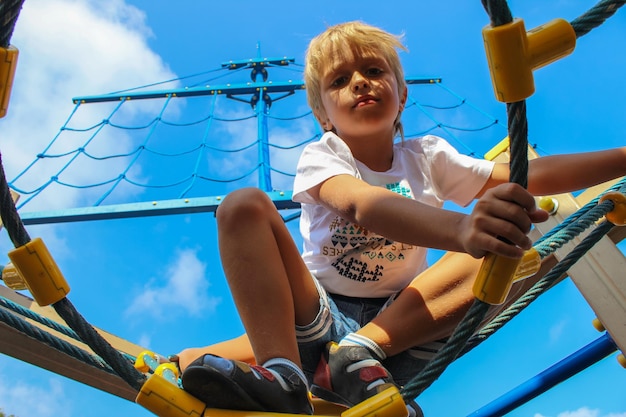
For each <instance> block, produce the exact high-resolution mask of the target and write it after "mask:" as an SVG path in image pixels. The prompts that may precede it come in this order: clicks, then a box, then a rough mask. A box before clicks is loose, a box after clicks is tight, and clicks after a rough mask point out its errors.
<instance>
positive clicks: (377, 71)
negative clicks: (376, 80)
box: [367, 67, 383, 76]
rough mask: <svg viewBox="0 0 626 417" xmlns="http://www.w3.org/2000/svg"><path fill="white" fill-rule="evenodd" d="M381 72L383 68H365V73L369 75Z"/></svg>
mask: <svg viewBox="0 0 626 417" xmlns="http://www.w3.org/2000/svg"><path fill="white" fill-rule="evenodd" d="M382 72H383V70H381V69H380V68H376V67H374V68H369V69H368V70H367V75H370V76H371V75H380V74H382Z"/></svg>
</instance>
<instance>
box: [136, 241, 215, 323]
mask: <svg viewBox="0 0 626 417" xmlns="http://www.w3.org/2000/svg"><path fill="white" fill-rule="evenodd" d="M206 269H207V265H206V263H204V262H202V261H201V260H200V259H198V256H197V252H196V251H195V250H193V249H184V250H180V251H179V252H178V254H177V257H176V259H175V260H174V261H173V262H172V263H171V264H170V265H169V266H168V267H167V268H166V269H165V272H164V274H163V277H160V278H161V279H158V280H152V281H150V282H148V283H147V284H146V285H145V286H144V288H143V289H141V291H140V293H139V294H138V295H137V296H136V297H135V300H134V301H133V303H132V304H131V305H130V307H128V309H127V310H126V315H127V316H131V315H140V314H141V315H143V314H149V315H150V317H151V318H154V317H164V316H168V317H170V318H172V317H175V316H179V315H180V314H181V313H185V314H189V315H191V316H195V317H198V316H200V315H201V314H203V313H206V312H212V311H215V308H216V306H217V305H218V304H219V303H220V298H218V297H211V296H209V286H210V284H209V280H208V277H207V276H206Z"/></svg>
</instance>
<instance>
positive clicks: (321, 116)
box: [313, 109, 333, 132]
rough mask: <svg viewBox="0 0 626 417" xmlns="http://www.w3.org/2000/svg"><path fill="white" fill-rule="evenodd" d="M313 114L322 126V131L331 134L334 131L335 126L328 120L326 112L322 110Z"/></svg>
mask: <svg viewBox="0 0 626 417" xmlns="http://www.w3.org/2000/svg"><path fill="white" fill-rule="evenodd" d="M313 114H314V115H315V118H316V119H317V121H318V122H319V124H320V125H321V126H322V129H324V131H326V132H329V131H331V130H333V124H332V123H331V121H330V120H329V119H328V116H326V112H325V111H324V110H321V109H318V110H315V111H314V112H313Z"/></svg>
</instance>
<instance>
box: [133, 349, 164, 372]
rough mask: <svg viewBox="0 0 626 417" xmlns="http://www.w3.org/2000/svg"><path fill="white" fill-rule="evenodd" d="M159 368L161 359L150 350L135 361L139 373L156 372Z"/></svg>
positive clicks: (145, 351) (138, 356)
mask: <svg viewBox="0 0 626 417" xmlns="http://www.w3.org/2000/svg"><path fill="white" fill-rule="evenodd" d="M157 366H159V357H158V355H157V354H156V353H154V352H152V351H150V350H144V351H142V352H141V353H140V354H139V355H137V358H136V359H135V369H136V370H138V371H139V372H143V373H146V372H150V371H154V370H155V369H156V368H157Z"/></svg>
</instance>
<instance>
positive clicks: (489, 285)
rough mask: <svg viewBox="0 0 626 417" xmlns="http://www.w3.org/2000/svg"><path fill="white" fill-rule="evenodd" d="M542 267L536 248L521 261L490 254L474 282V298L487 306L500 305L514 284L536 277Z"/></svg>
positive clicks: (528, 251)
mask: <svg viewBox="0 0 626 417" xmlns="http://www.w3.org/2000/svg"><path fill="white" fill-rule="evenodd" d="M540 267H541V256H540V255H539V252H537V251H536V250H535V249H534V248H532V249H529V250H527V251H526V252H525V253H524V256H523V257H522V258H520V259H514V258H506V257H504V256H497V255H493V254H489V255H487V256H485V259H484V260H483V263H482V265H481V266H480V270H479V271H478V276H477V277H476V281H475V282H474V287H473V292H474V296H475V297H476V298H478V299H479V300H481V301H483V302H485V303H487V304H491V305H500V304H502V303H504V301H505V300H506V297H507V296H508V295H509V291H510V290H511V285H513V283H514V282H517V281H521V280H523V279H526V278H528V277H531V276H533V275H535V274H536V273H537V271H539V268H540Z"/></svg>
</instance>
